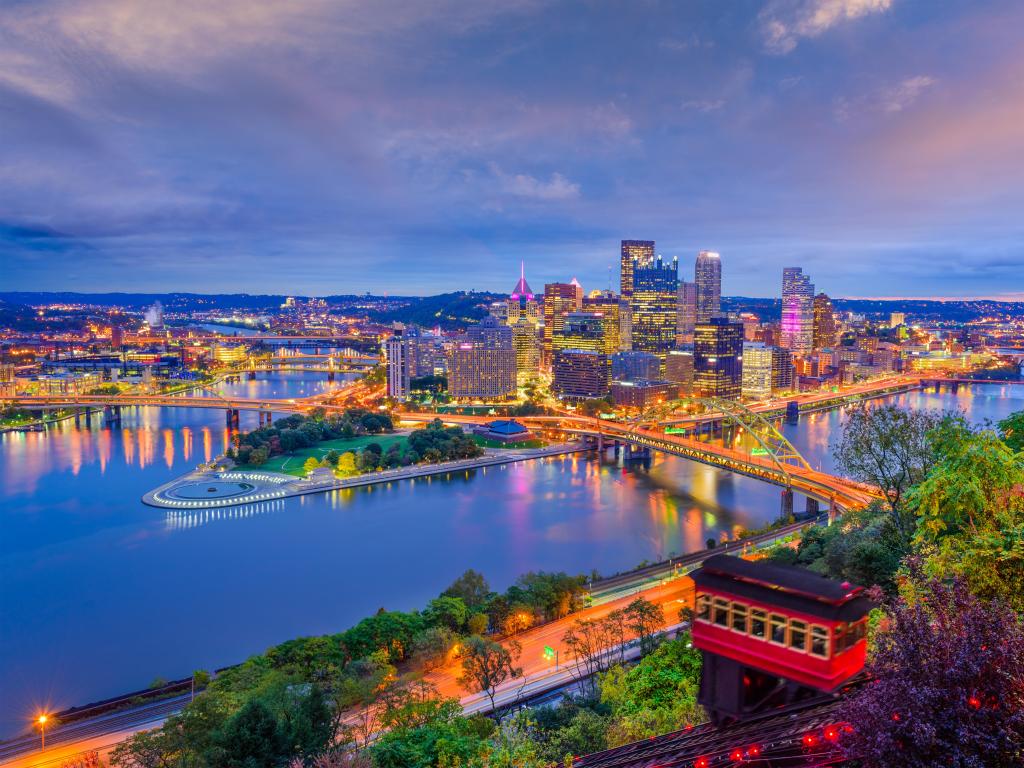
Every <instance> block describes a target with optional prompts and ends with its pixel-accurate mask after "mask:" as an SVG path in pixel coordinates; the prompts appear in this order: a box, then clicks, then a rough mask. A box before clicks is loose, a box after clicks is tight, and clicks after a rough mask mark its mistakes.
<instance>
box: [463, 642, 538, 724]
mask: <svg viewBox="0 0 1024 768" xmlns="http://www.w3.org/2000/svg"><path fill="white" fill-rule="evenodd" d="M463 648H464V650H463V654H462V675H461V676H460V677H459V679H458V683H459V685H461V686H462V687H463V688H465V689H466V690H467V691H472V692H476V691H479V692H482V693H484V694H486V695H487V698H488V699H490V701H491V709H492V710H493V709H494V695H495V693H496V691H497V689H498V687H499V686H501V685H502V683H504V682H505V681H507V680H512V679H515V678H517V677H519V676H521V675H522V674H523V670H522V669H521V668H520V667H517V666H516V665H515V663H516V661H517V660H518V659H519V654H520V653H521V651H522V647H521V646H520V645H519V643H518V642H516V641H515V640H509V641H506V643H505V644H504V645H502V644H501V643H497V642H495V641H493V640H488V639H486V638H483V637H480V636H479V635H473V637H471V638H469V639H468V640H467V641H466V642H465V643H464V645H463Z"/></svg>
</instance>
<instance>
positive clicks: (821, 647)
mask: <svg viewBox="0 0 1024 768" xmlns="http://www.w3.org/2000/svg"><path fill="white" fill-rule="evenodd" d="M811 655H812V656H820V657H821V658H823V659H827V658H828V630H827V629H826V628H825V627H819V626H818V625H817V624H814V625H812V626H811Z"/></svg>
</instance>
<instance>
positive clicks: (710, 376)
mask: <svg viewBox="0 0 1024 768" xmlns="http://www.w3.org/2000/svg"><path fill="white" fill-rule="evenodd" d="M742 384H743V324H742V323H734V322H731V321H730V320H729V319H728V318H725V317H712V318H711V319H710V320H709V321H708V322H706V323H697V327H696V328H695V329H694V333H693V388H694V392H695V393H696V394H697V395H698V396H700V397H720V398H724V399H726V400H735V399H737V398H738V397H739V396H740V393H741V391H742Z"/></svg>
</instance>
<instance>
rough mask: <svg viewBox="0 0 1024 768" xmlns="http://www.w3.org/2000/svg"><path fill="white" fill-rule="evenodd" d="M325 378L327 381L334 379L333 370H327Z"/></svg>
mask: <svg viewBox="0 0 1024 768" xmlns="http://www.w3.org/2000/svg"><path fill="white" fill-rule="evenodd" d="M327 380H328V381H334V371H328V372H327Z"/></svg>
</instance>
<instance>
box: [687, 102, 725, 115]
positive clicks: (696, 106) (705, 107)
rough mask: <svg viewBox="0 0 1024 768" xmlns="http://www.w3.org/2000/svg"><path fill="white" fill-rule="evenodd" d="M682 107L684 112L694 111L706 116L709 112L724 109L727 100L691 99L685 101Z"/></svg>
mask: <svg viewBox="0 0 1024 768" xmlns="http://www.w3.org/2000/svg"><path fill="white" fill-rule="evenodd" d="M680 106H681V107H682V109H683V111H690V110H692V111H694V112H700V113H701V114H705V115H706V114H707V113H708V112H716V111H718V110H719V109H721V108H722V107H724V106H725V99H690V100H687V101H684V102H683V103H682V104H681V105H680Z"/></svg>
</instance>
